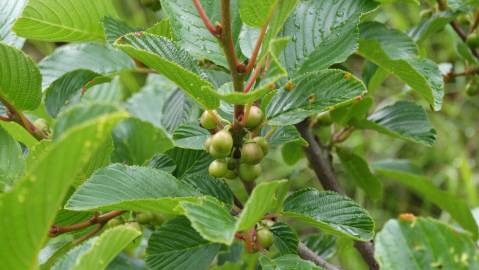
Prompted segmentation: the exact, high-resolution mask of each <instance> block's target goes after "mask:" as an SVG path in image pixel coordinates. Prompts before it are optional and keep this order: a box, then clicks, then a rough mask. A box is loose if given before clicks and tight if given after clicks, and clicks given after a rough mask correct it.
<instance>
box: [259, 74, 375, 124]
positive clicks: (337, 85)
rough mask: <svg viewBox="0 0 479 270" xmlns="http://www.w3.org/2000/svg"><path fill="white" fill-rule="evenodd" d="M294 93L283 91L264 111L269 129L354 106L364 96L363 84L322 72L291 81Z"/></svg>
mask: <svg viewBox="0 0 479 270" xmlns="http://www.w3.org/2000/svg"><path fill="white" fill-rule="evenodd" d="M292 82H293V84H294V89H292V90H289V91H288V90H286V89H285V88H284V87H283V88H282V89H281V90H280V91H279V93H278V94H277V95H276V96H274V97H273V98H272V100H271V102H270V104H269V106H268V108H267V110H266V111H267V115H268V118H269V124H270V125H276V126H287V125H293V124H297V123H299V122H301V121H303V119H305V118H306V117H308V116H310V115H314V114H317V113H321V112H324V111H328V110H333V109H335V108H338V107H341V106H345V105H348V104H351V103H353V102H355V101H356V100H357V99H358V98H360V97H361V96H363V95H364V94H365V93H366V88H365V86H364V84H363V83H362V82H361V81H360V80H359V79H358V78H356V77H355V76H353V75H351V74H350V73H348V72H345V71H341V70H323V71H319V72H314V73H308V74H304V75H302V76H299V77H297V78H295V79H293V80H292Z"/></svg>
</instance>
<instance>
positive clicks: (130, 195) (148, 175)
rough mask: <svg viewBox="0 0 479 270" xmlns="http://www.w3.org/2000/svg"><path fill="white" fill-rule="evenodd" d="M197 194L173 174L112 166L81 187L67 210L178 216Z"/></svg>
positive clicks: (150, 169)
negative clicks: (181, 206) (179, 207)
mask: <svg viewBox="0 0 479 270" xmlns="http://www.w3.org/2000/svg"><path fill="white" fill-rule="evenodd" d="M197 194H198V193H197V192H196V191H195V190H193V188H191V187H190V186H189V185H186V184H184V183H182V182H181V181H179V180H178V179H176V178H175V177H173V176H172V175H170V174H168V173H166V172H164V171H160V170H155V169H152V168H146V167H137V166H126V165H122V164H112V165H110V166H108V167H106V168H103V169H100V170H98V171H97V172H96V173H95V174H94V175H93V176H91V177H90V179H88V180H87V181H86V182H85V183H84V184H83V185H81V186H80V187H79V188H78V189H77V190H76V191H75V193H73V195H72V196H71V197H70V199H69V200H68V202H67V204H66V206H65V208H66V209H69V210H74V211H86V210H88V211H90V210H102V211H108V210H118V209H123V210H131V211H160V212H166V213H177V209H175V208H176V207H177V205H178V203H179V202H180V201H182V200H191V196H195V195H197Z"/></svg>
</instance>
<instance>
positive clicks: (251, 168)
mask: <svg viewBox="0 0 479 270" xmlns="http://www.w3.org/2000/svg"><path fill="white" fill-rule="evenodd" d="M239 175H240V177H241V179H243V180H244V181H247V182H253V181H254V180H256V178H258V177H259V176H260V175H261V166H260V165H248V164H240V166H239Z"/></svg>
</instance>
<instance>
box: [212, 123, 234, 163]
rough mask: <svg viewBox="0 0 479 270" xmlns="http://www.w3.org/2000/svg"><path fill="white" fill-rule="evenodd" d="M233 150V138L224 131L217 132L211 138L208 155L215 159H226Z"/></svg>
mask: <svg viewBox="0 0 479 270" xmlns="http://www.w3.org/2000/svg"><path fill="white" fill-rule="evenodd" d="M232 148H233V137H232V136H231V134H230V133H229V132H228V131H226V130H221V131H219V132H217V133H216V134H215V135H213V137H211V146H210V154H211V155H212V156H214V157H216V158H219V157H227V156H228V155H229V154H230V153H231V149H232Z"/></svg>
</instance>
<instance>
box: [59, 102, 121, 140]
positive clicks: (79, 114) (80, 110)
mask: <svg viewBox="0 0 479 270" xmlns="http://www.w3.org/2000/svg"><path fill="white" fill-rule="evenodd" d="M120 110H121V109H120V108H119V107H118V106H117V105H113V104H110V103H98V102H96V103H88V104H78V105H75V106H73V107H71V108H69V109H68V110H65V111H63V112H62V113H61V114H60V115H59V116H58V118H57V120H56V121H55V126H54V127H53V138H54V139H56V138H58V137H59V136H61V135H62V134H63V133H64V132H65V131H67V130H68V129H70V128H73V127H75V126H77V125H79V124H82V123H84V122H86V121H88V120H91V119H94V118H96V117H100V116H102V115H105V114H109V113H114V112H118V111H120Z"/></svg>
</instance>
